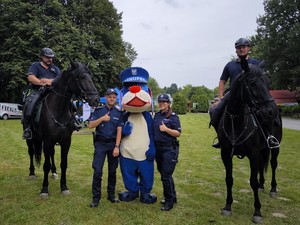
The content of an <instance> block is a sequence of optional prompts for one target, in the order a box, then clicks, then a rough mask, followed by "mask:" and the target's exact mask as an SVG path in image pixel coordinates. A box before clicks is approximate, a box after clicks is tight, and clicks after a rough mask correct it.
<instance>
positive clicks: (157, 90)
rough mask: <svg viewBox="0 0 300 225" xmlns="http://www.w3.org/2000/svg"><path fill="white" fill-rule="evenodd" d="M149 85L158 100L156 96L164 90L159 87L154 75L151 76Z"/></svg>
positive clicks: (154, 97)
mask: <svg viewBox="0 0 300 225" xmlns="http://www.w3.org/2000/svg"><path fill="white" fill-rule="evenodd" d="M148 86H149V87H150V89H151V91H152V96H153V99H154V100H156V97H157V96H158V95H159V94H160V93H161V92H162V90H161V88H160V87H159V85H158V83H157V81H156V80H155V79H154V78H153V77H150V78H149V80H148Z"/></svg>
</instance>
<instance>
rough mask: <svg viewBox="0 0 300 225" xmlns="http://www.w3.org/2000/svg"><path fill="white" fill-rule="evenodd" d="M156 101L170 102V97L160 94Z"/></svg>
mask: <svg viewBox="0 0 300 225" xmlns="http://www.w3.org/2000/svg"><path fill="white" fill-rule="evenodd" d="M157 101H159V102H160V101H161V102H170V96H169V95H168V94H160V95H158V98H157Z"/></svg>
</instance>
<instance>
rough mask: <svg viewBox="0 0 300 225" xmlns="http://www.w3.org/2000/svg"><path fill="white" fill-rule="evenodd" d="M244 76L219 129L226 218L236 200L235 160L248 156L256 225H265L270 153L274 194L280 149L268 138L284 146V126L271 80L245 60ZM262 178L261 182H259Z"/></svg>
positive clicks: (233, 91) (235, 84)
mask: <svg viewBox="0 0 300 225" xmlns="http://www.w3.org/2000/svg"><path fill="white" fill-rule="evenodd" d="M241 66H242V68H243V72H242V73H241V74H239V76H238V77H237V78H236V79H235V80H234V81H233V83H232V85H231V90H230V93H228V94H229V98H228V103H227V106H226V108H225V112H224V113H223V115H222V118H221V121H220V123H219V127H218V139H219V141H220V145H221V157H222V161H223V164H224V167H225V169H226V178H225V180H226V186H227V198H226V205H225V207H224V208H223V209H222V215H231V204H232V202H233V198H232V186H233V177H232V157H233V156H234V155H236V156H237V157H238V158H244V157H245V156H246V157H247V158H248V159H249V161H250V169H251V173H250V185H251V188H252V190H253V193H254V207H255V211H254V214H253V222H255V223H261V222H262V214H261V211H260V209H261V203H260V201H259V197H258V190H259V188H263V186H264V173H265V172H266V169H267V166H268V163H269V158H270V153H271V167H272V182H271V186H272V188H271V193H273V192H276V185H277V184H276V179H275V170H276V167H277V156H278V154H279V145H278V146H276V147H275V148H271V147H270V146H269V145H268V141H267V135H268V133H271V134H272V135H274V137H275V138H276V139H277V141H278V142H279V143H280V141H281V138H282V124H281V117H280V114H279V110H278V107H277V106H276V104H275V102H274V100H273V99H272V97H271V95H270V93H269V89H268V79H267V77H266V76H265V75H264V73H263V72H262V70H261V69H260V68H259V67H258V66H254V65H248V62H247V60H245V59H242V60H241ZM258 175H260V179H259V181H258Z"/></svg>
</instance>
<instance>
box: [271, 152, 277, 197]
mask: <svg viewBox="0 0 300 225" xmlns="http://www.w3.org/2000/svg"><path fill="white" fill-rule="evenodd" d="M278 155H279V148H273V149H271V161H270V163H271V168H272V181H271V190H270V196H271V197H276V196H277V182H276V169H277V165H278V162H277V158H278Z"/></svg>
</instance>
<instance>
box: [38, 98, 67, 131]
mask: <svg viewBox="0 0 300 225" xmlns="http://www.w3.org/2000/svg"><path fill="white" fill-rule="evenodd" d="M54 93H55V94H56V95H58V96H61V95H60V94H59V93H57V92H54ZM48 96H49V95H47V96H46V98H45V100H44V102H45V105H46V108H47V111H48V112H49V113H50V115H51V119H52V120H53V122H54V123H55V124H56V125H58V126H60V127H62V128H66V126H67V125H68V124H69V123H70V122H71V121H72V120H73V117H72V116H71V118H70V119H69V120H68V121H67V122H65V123H60V122H59V121H58V120H57V119H56V118H55V116H54V115H53V113H52V112H51V110H50V108H49V106H48V104H47V98H48ZM64 97H65V96H64Z"/></svg>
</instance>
